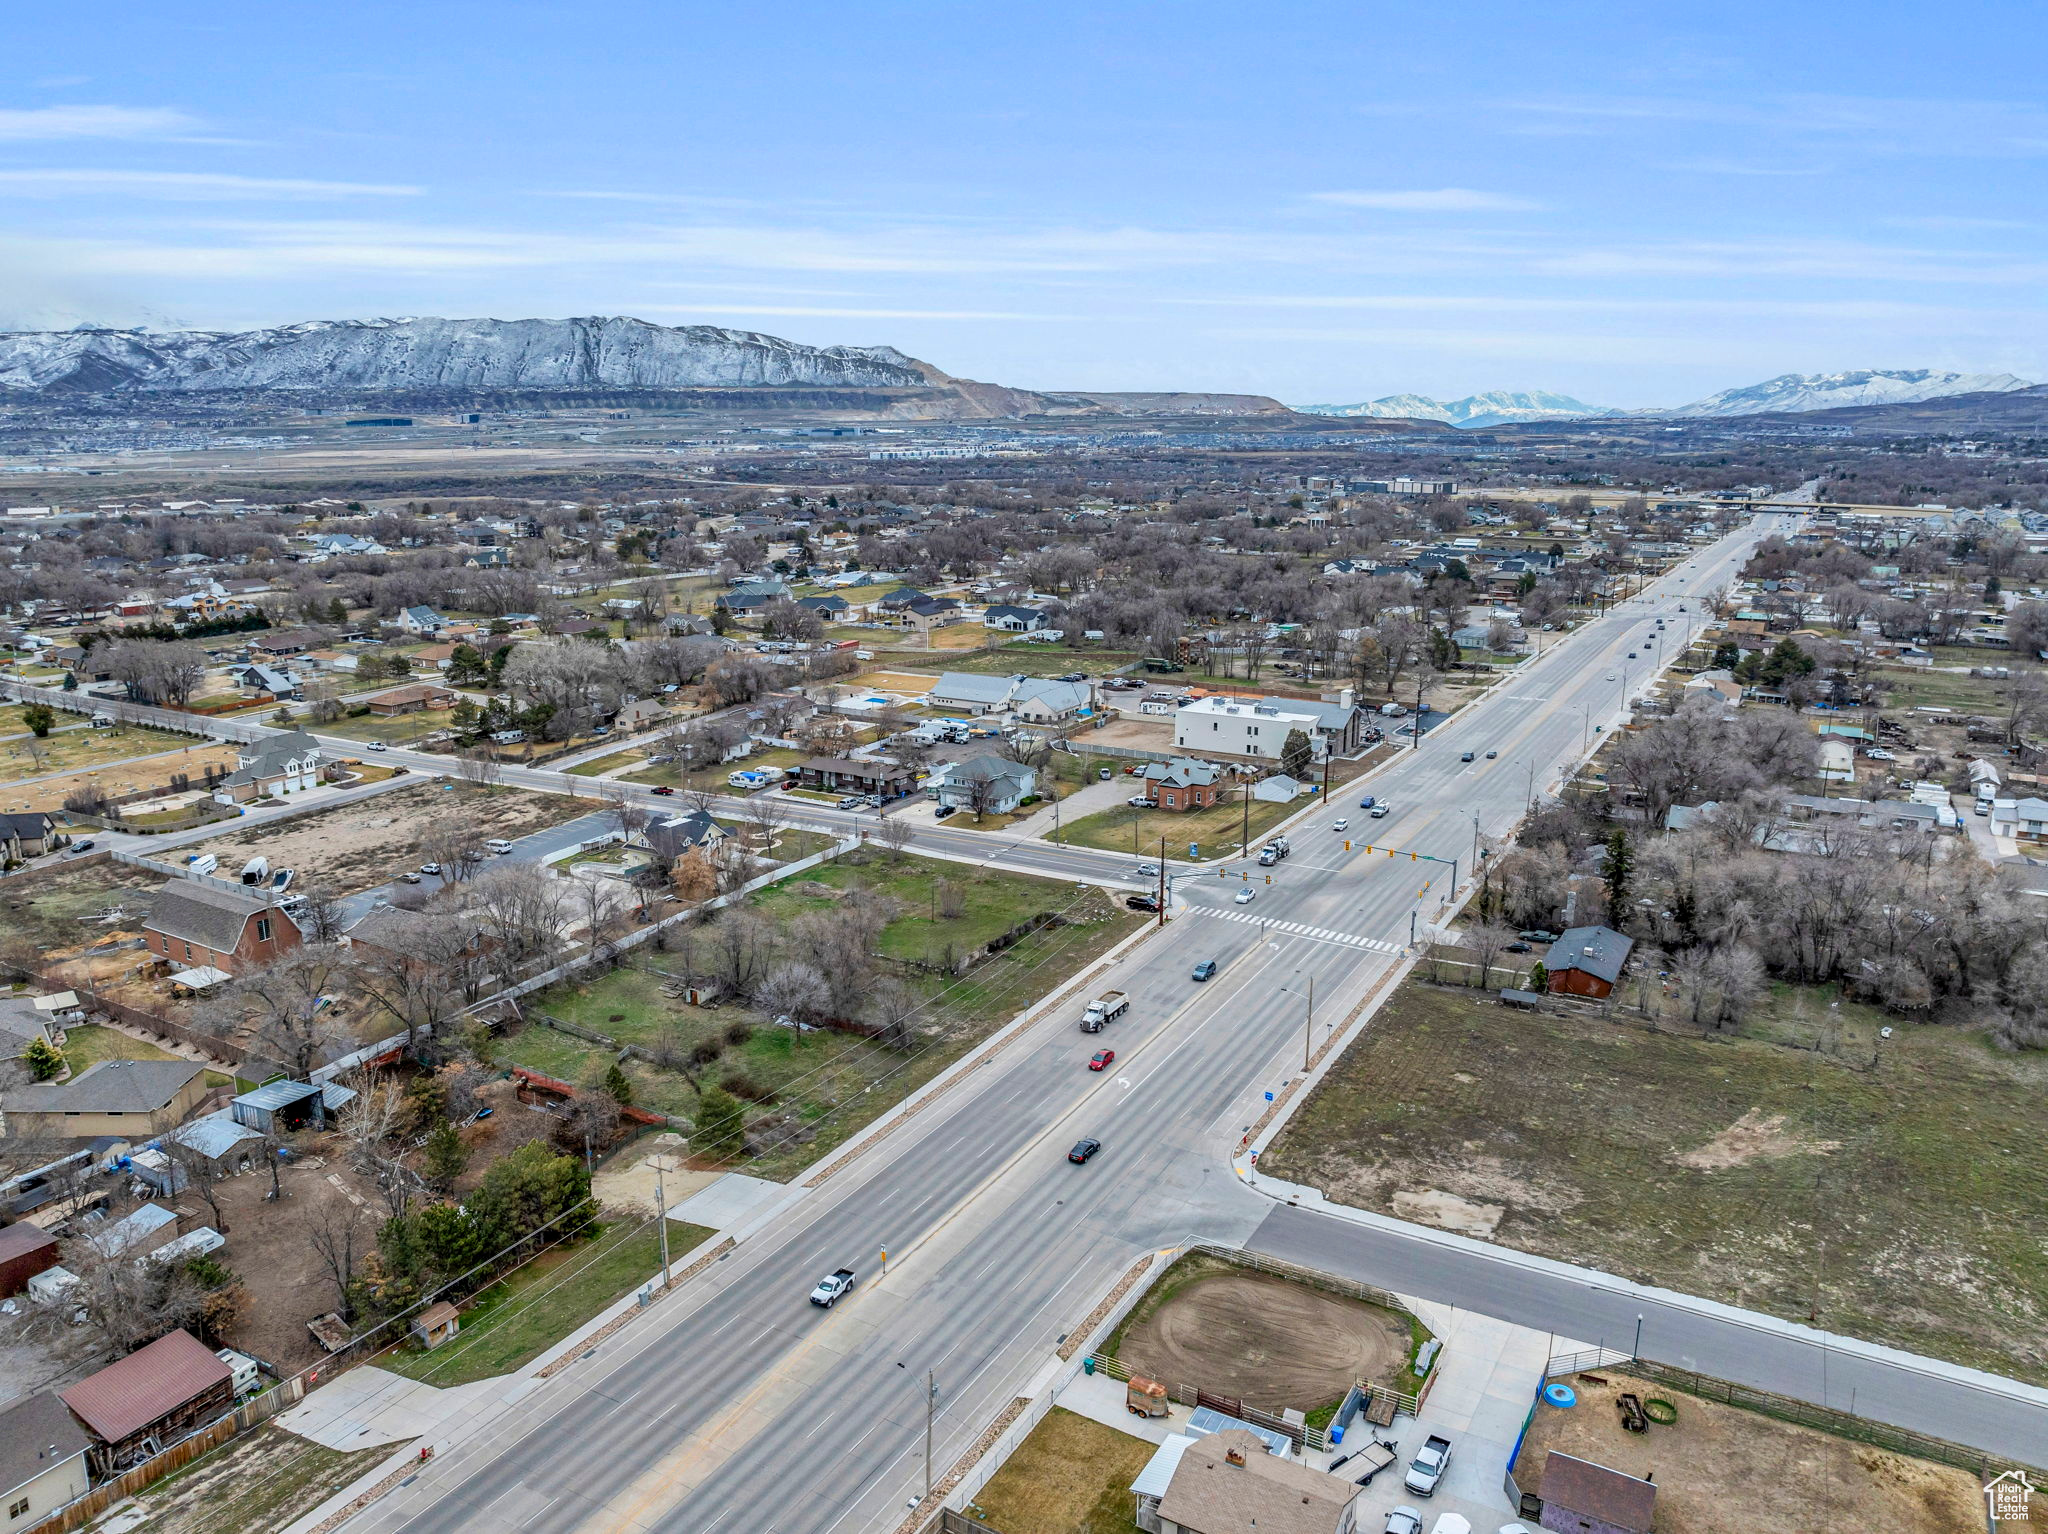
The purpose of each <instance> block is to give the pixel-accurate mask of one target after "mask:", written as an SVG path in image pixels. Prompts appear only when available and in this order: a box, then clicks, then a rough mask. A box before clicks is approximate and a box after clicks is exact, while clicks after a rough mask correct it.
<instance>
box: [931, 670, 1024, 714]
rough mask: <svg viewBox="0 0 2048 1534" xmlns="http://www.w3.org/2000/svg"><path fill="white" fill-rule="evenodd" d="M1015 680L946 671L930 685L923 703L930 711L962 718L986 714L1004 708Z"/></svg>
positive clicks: (1015, 682) (1008, 677)
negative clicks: (957, 714) (951, 712)
mask: <svg viewBox="0 0 2048 1534" xmlns="http://www.w3.org/2000/svg"><path fill="white" fill-rule="evenodd" d="M1016 686H1017V679H1016V678H1015V677H1010V676H976V675H974V674H973V673H972V672H968V671H948V672H945V673H944V674H942V675H941V676H940V677H939V679H938V680H937V681H936V682H934V683H932V690H931V691H930V692H928V693H926V694H925V701H926V702H927V703H929V704H930V705H931V706H932V707H933V708H943V709H950V710H956V711H958V712H960V713H963V714H987V713H992V712H994V711H995V710H996V709H999V708H1004V707H1007V706H1008V704H1009V701H1010V694H1011V693H1012V692H1013V691H1014V690H1015V688H1016Z"/></svg>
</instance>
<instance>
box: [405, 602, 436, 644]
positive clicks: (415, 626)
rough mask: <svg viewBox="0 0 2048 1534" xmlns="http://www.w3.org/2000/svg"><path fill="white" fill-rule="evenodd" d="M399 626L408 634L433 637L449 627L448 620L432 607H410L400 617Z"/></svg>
mask: <svg viewBox="0 0 2048 1534" xmlns="http://www.w3.org/2000/svg"><path fill="white" fill-rule="evenodd" d="M398 626H399V627H400V628H402V629H404V630H405V631H406V632H407V633H408V634H419V635H421V636H423V637H431V636H433V635H435V634H438V633H440V632H441V630H443V629H444V628H446V627H448V620H447V619H446V618H444V617H442V616H441V615H440V614H439V613H437V612H435V611H434V609H433V608H431V607H427V606H419V607H408V608H406V609H405V611H404V612H402V613H400V614H399V615H398Z"/></svg>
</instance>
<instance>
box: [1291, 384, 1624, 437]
mask: <svg viewBox="0 0 2048 1534" xmlns="http://www.w3.org/2000/svg"><path fill="white" fill-rule="evenodd" d="M1299 408H1300V410H1301V412H1302V413H1303V414H1304V415H1330V416H1346V417H1352V416H1363V417H1368V418H1371V419H1374V420H1397V419H1398V420H1410V421H1442V422H1444V423H1445V424H1447V425H1450V426H1456V427H1459V428H1461V429H1465V430H1476V429H1479V428H1481V427H1487V426H1502V425H1508V424H1518V423H1520V422H1524V421H1569V420H1582V419H1586V418H1590V417H1596V416H1604V415H1617V414H1620V413H1621V412H1619V411H1616V410H1613V409H1610V408H1608V407H1606V406H1603V405H1588V404H1587V403H1586V402H1585V401H1583V400H1578V399H1573V398H1572V397H1571V396H1570V395H1569V394H1557V393H1554V392H1552V391H1550V390H1548V389H1527V390H1516V389H1490V390H1488V391H1486V392H1485V393H1483V394H1468V395H1466V396H1465V397H1464V398H1463V399H1456V400H1439V399H1431V398H1430V397H1429V396H1428V395H1425V394H1387V395H1383V396H1381V397H1380V398H1379V399H1375V400H1366V401H1364V402H1362V403H1360V404H1356V405H1303V406H1300V407H1299Z"/></svg>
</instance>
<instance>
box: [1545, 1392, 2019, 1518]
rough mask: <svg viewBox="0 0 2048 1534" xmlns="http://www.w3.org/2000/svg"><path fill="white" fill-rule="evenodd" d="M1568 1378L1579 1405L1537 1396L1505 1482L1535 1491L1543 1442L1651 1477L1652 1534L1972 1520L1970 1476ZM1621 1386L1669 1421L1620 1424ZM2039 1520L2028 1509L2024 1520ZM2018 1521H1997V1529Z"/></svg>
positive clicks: (1787, 1427) (1977, 1506)
mask: <svg viewBox="0 0 2048 1534" xmlns="http://www.w3.org/2000/svg"><path fill="white" fill-rule="evenodd" d="M1598 1378H1599V1379H1602V1380H1605V1381H1607V1383H1606V1384H1594V1383H1590V1382H1589V1381H1588V1380H1587V1378H1586V1377H1585V1376H1584V1375H1580V1376H1578V1377H1577V1378H1574V1379H1573V1380H1571V1381H1570V1382H1569V1383H1570V1384H1571V1387H1572V1389H1573V1390H1575V1391H1577V1392H1578V1396H1579V1404H1578V1405H1576V1406H1573V1407H1567V1408H1559V1407H1554V1406H1540V1407H1538V1408H1537V1410H1536V1418H1535V1421H1533V1422H1532V1423H1531V1424H1530V1425H1529V1436H1528V1439H1527V1441H1526V1443H1525V1444H1524V1445H1523V1448H1522V1457H1521V1459H1520V1460H1519V1461H1517V1463H1516V1466H1515V1482H1516V1484H1517V1485H1519V1486H1520V1487H1521V1488H1522V1489H1523V1490H1524V1491H1533V1492H1536V1493H1537V1494H1538V1495H1539V1496H1540V1495H1541V1494H1542V1483H1543V1472H1542V1467H1543V1462H1544V1460H1545V1459H1546V1458H1547V1457H1548V1455H1549V1453H1550V1451H1551V1450H1552V1449H1558V1450H1562V1451H1563V1452H1564V1453H1566V1454H1570V1455H1573V1456H1575V1457H1577V1458H1579V1459H1585V1460H1591V1461H1592V1462H1593V1463H1595V1464H1599V1465H1605V1466H1607V1467H1608V1468H1609V1469H1612V1470H1619V1471H1621V1472H1622V1473H1623V1474H1625V1475H1633V1476H1646V1475H1648V1476H1654V1478H1655V1480H1656V1482H1657V1514H1656V1517H1657V1531H1658V1534H1754V1531H1755V1530H1758V1529H1854V1530H1856V1531H1857V1534H1933V1531H1936V1530H1940V1531H1943V1534H1947V1531H1951V1530H1972V1529H1981V1528H1983V1527H1984V1497H1983V1493H1982V1492H1981V1490H1980V1489H1979V1486H1978V1482H1977V1478H1976V1477H1975V1476H1973V1475H1971V1474H1970V1473H1969V1472H1968V1471H1966V1470H1954V1469H1951V1468H1949V1467H1948V1466H1946V1465H1937V1464H1932V1463H1930V1462H1929V1461H1927V1460H1920V1459H1908V1458H1906V1457H1905V1456H1904V1455H1900V1454H1891V1453H1887V1452H1886V1451H1885V1450H1882V1449H1874V1448H1871V1447H1870V1446H1869V1445H1867V1444H1860V1443H1852V1442H1850V1441H1849V1440H1848V1439H1846V1438H1836V1437H1834V1436H1833V1435H1832V1434H1829V1433H1822V1432H1818V1431H1816V1430H1815V1429H1813V1428H1806V1427H1796V1426H1794V1425H1793V1424H1791V1423H1789V1422H1780V1421H1778V1420H1777V1419H1775V1418H1772V1417H1766V1416H1762V1415H1761V1414H1759V1413H1756V1412H1750V1411H1744V1410H1742V1409H1741V1408H1740V1407H1735V1406H1723V1405H1721V1404H1720V1403H1719V1402H1715V1401H1703V1400H1701V1399H1699V1398H1698V1397H1697V1396H1690V1395H1686V1394H1685V1393H1684V1392H1682V1391H1678V1390H1673V1389H1671V1388H1669V1387H1668V1386H1662V1385H1653V1384H1649V1383H1647V1382H1645V1381H1642V1380H1637V1379H1631V1378H1629V1377H1627V1376H1625V1375H1620V1374H1612V1373H1605V1372H1603V1373H1602V1374H1600V1375H1599V1376H1598ZM1623 1391H1632V1392H1634V1393H1635V1395H1636V1396H1637V1397H1638V1398H1639V1399H1642V1400H1648V1399H1650V1398H1651V1397H1653V1396H1654V1397H1660V1398H1662V1399H1663V1400H1666V1401H1669V1402H1671V1403H1672V1405H1674V1406H1676V1407H1677V1408H1678V1420H1677V1421H1676V1422H1675V1423H1673V1424H1672V1425H1671V1426H1669V1427H1659V1426H1656V1425H1654V1424H1653V1425H1652V1426H1651V1427H1650V1429H1649V1431H1648V1432H1645V1433H1640V1434H1638V1433H1629V1432H1625V1431H1624V1430H1623V1429H1622V1426H1621V1415H1620V1413H1619V1412H1618V1411H1616V1410H1615V1406H1614V1401H1615V1398H1616V1397H1617V1396H1619V1395H1620V1394H1621V1393H1622V1392H1623ZM2038 1521H2039V1519H2038V1517H2037V1519H2036V1522H2038ZM2024 1527H2025V1525H2015V1524H2011V1523H2005V1524H2001V1525H2000V1529H2001V1531H2007V1530H2017V1529H2020V1528H2024Z"/></svg>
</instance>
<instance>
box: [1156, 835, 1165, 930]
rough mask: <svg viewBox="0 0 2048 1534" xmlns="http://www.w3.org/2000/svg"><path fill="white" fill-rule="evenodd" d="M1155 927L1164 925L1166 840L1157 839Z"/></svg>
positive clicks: (1162, 838) (1163, 838)
mask: <svg viewBox="0 0 2048 1534" xmlns="http://www.w3.org/2000/svg"><path fill="white" fill-rule="evenodd" d="M1154 925H1155V926H1158V927H1163V926H1165V925H1166V838H1165V837H1163V836H1162V837H1160V838H1159V919H1158V921H1157V922H1156V923H1154Z"/></svg>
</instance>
